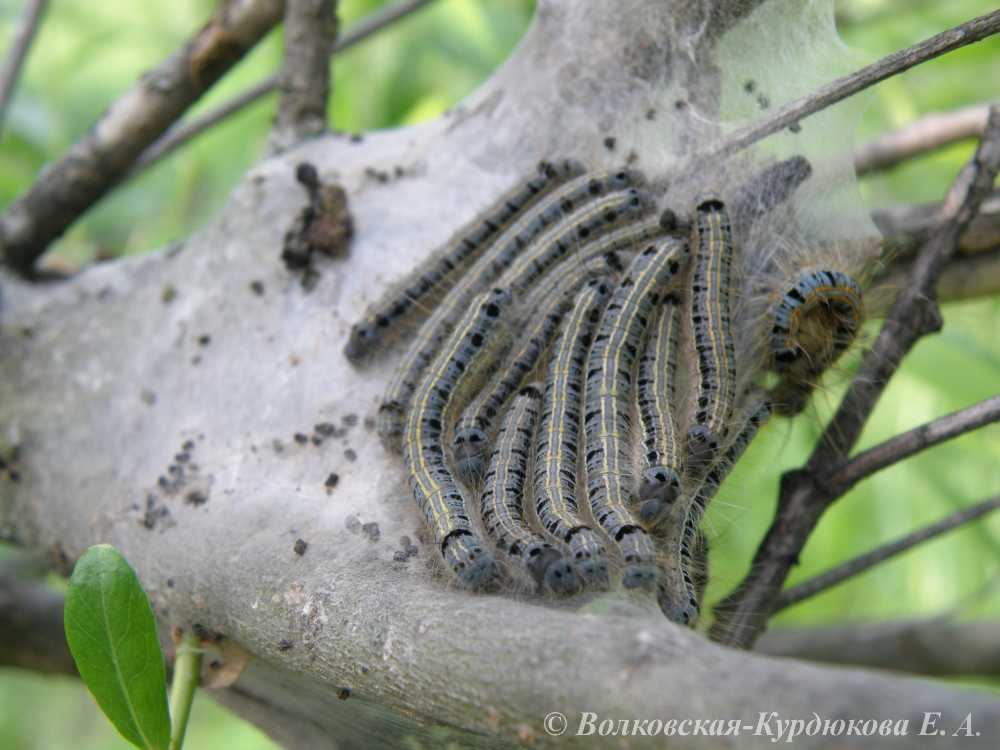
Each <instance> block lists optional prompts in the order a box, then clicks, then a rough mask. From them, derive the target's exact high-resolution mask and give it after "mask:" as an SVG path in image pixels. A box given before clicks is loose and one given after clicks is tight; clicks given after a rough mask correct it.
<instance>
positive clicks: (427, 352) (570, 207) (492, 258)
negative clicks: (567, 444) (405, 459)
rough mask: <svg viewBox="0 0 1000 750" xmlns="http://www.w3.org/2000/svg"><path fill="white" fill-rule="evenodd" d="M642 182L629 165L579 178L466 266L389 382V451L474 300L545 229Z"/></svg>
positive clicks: (383, 420)
mask: <svg viewBox="0 0 1000 750" xmlns="http://www.w3.org/2000/svg"><path fill="white" fill-rule="evenodd" d="M643 181H644V178H643V177H642V175H641V174H639V173H638V172H633V171H630V170H625V169H619V170H614V171H609V172H599V173H594V174H585V175H583V176H581V177H577V178H576V179H574V180H571V181H570V182H568V183H566V184H564V185H562V186H561V187H559V188H558V189H556V190H555V191H554V192H552V193H550V194H549V195H547V196H546V197H545V198H543V199H542V200H540V201H539V202H538V203H536V204H535V205H534V206H532V207H531V208H530V209H529V210H528V211H527V212H525V213H524V214H523V215H522V216H521V217H520V218H519V219H517V220H516V221H515V222H514V223H513V224H512V225H511V226H510V227H509V228H508V229H507V230H506V231H505V232H504V233H503V234H501V235H500V236H499V237H498V238H497V240H496V242H494V243H493V244H492V245H491V246H490V247H489V248H488V249H487V250H486V252H485V253H483V255H482V256H480V257H479V259H478V260H476V261H475V263H473V264H472V265H471V266H470V267H469V268H468V269H467V271H466V272H465V274H464V275H463V276H462V278H460V279H459V280H458V281H457V282H456V283H455V285H454V286H453V287H452V288H451V290H450V291H449V292H448V293H447V294H445V296H444V298H443V299H442V300H441V302H440V304H438V306H437V307H436V308H434V311H433V312H432V313H431V315H430V316H429V317H428V318H427V319H426V320H425V321H424V322H423V324H422V325H421V326H420V328H419V330H418V331H417V334H416V337H415V338H414V340H413V341H412V342H411V343H410V345H409V346H408V347H407V349H406V352H405V353H404V354H403V357H402V359H401V360H400V362H399V364H398V365H397V366H396V370H395V372H394V373H393V376H392V379H391V380H390V381H389V385H388V387H387V388H386V392H385V396H383V398H382V404H381V406H380V407H379V410H378V415H377V417H376V419H377V426H378V433H379V437H380V438H381V439H382V444H383V445H384V446H385V447H386V449H388V450H390V451H399V450H400V438H401V437H402V428H403V424H404V421H405V418H406V410H407V407H408V406H409V403H410V397H411V395H412V394H413V389H414V387H415V385H416V383H417V381H418V380H419V379H420V374H421V373H422V372H423V371H424V369H425V368H426V367H427V365H428V364H429V363H430V361H431V359H432V358H433V357H434V355H435V353H436V352H437V351H438V349H439V348H440V347H441V344H442V341H443V340H444V338H445V337H446V336H447V335H448V333H449V332H450V330H451V326H452V325H454V323H455V321H456V320H457V319H458V318H459V317H460V316H461V314H462V311H463V310H464V309H465V307H466V305H467V304H468V302H469V300H470V298H472V297H473V296H475V295H476V294H478V293H479V292H481V291H483V290H484V289H485V288H486V287H487V286H488V285H489V284H492V283H493V282H494V281H495V280H496V278H497V277H498V276H499V275H500V274H501V273H502V272H503V271H504V269H506V268H507V267H508V266H510V264H511V263H512V262H513V260H514V259H515V258H516V257H517V255H518V254H519V253H520V252H521V250H522V249H523V248H525V247H526V246H528V245H529V244H530V243H531V242H532V241H533V240H534V239H535V238H536V237H537V236H538V235H539V234H541V233H542V231H544V229H545V228H546V227H548V226H550V225H552V224H554V223H555V222H557V221H559V220H560V219H562V218H563V217H565V216H568V215H569V214H571V213H572V212H573V211H574V210H575V209H576V208H577V207H578V206H580V205H582V204H585V203H588V202H590V201H592V200H593V199H595V198H597V197H600V196H602V195H604V194H606V193H608V192H616V191H624V190H628V189H629V188H630V187H631V186H632V185H633V184H635V183H636V182H643ZM512 291H516V290H512Z"/></svg>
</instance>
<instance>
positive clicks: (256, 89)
mask: <svg viewBox="0 0 1000 750" xmlns="http://www.w3.org/2000/svg"><path fill="white" fill-rule="evenodd" d="M430 2H433V0H406V1H405V2H399V3H396V4H394V5H390V6H387V7H384V8H379V9H378V10H376V11H373V12H371V13H370V14H368V15H367V16H365V17H364V18H363V19H361V20H360V21H359V22H358V23H356V24H355V25H354V26H352V27H351V28H350V29H348V31H347V33H346V34H344V35H343V36H341V37H338V38H337V39H336V40H335V41H334V43H333V54H336V53H338V52H342V51H343V50H345V49H347V48H348V47H351V46H353V45H355V44H357V43H358V42H360V41H362V40H364V39H367V38H368V37H369V36H371V35H372V34H374V33H375V32H377V31H380V30H381V29H383V28H385V27H386V26H388V25H389V24H391V23H394V22H395V21H398V20H399V19H401V18H405V17H406V16H408V15H409V14H410V13H412V12H413V11H415V10H418V9H419V8H422V7H423V6H425V5H427V4H428V3H430ZM279 80H280V74H277V73H276V74H275V75H272V76H269V77H268V78H265V79H264V80H262V81H260V82H259V83H256V84H254V85H253V86H251V87H250V88H248V89H246V90H245V91H243V92H242V93H240V94H237V95H236V96H234V97H233V98H232V99H230V100H229V101H228V102H225V103H223V104H220V105H219V106H218V107H217V108H216V109H213V110H211V111H210V112H206V113H205V114H204V115H202V116H201V117H197V118H195V119H193V120H191V121H190V122H186V123H177V124H176V125H173V126H172V127H171V128H170V129H169V130H167V132H166V133H164V134H163V135H162V136H160V138H159V139H158V140H157V141H156V142H155V143H153V144H152V145H151V146H150V147H149V148H147V149H146V150H145V151H143V152H142V153H141V154H140V155H139V158H138V159H136V162H135V164H134V165H133V166H132V168H131V169H130V170H129V172H128V174H127V175H126V177H125V179H129V178H131V177H134V176H135V175H137V174H138V173H139V172H141V171H142V170H144V169H145V168H146V167H148V166H150V165H151V164H153V163H155V162H157V161H159V160H160V159H162V158H163V157H164V156H166V155H167V154H169V153H171V152H172V151H174V149H176V148H178V147H179V146H182V145H183V144H185V143H187V142H188V141H190V140H191V139H192V138H194V137H195V136H198V135H200V134H201V133H203V132H204V131H206V130H208V129H209V128H211V127H212V126H213V125H216V124H217V123H219V122H222V121H223V120H225V119H226V118H227V117H229V116H230V115H232V114H235V113H236V112H239V111H240V110H241V109H243V108H244V107H246V106H247V105H249V104H252V103H253V102H255V101H257V100H258V99H261V98H262V97H265V96H267V95H268V94H270V93H271V92H272V91H274V90H275V89H276V88H278V83H279Z"/></svg>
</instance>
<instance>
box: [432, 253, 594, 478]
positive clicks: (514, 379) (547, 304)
mask: <svg viewBox="0 0 1000 750" xmlns="http://www.w3.org/2000/svg"><path fill="white" fill-rule="evenodd" d="M584 269H586V266H584V267H582V268H580V270H584ZM582 281H583V279H582V278H580V279H577V278H575V277H573V276H570V277H568V278H566V279H565V280H564V281H563V284H562V285H561V286H560V287H559V288H557V289H555V290H552V292H551V293H550V294H549V295H548V296H547V298H545V299H544V300H540V303H541V304H542V305H543V307H542V308H540V309H536V310H535V312H534V315H533V316H532V318H531V319H530V320H529V323H528V328H527V329H526V330H525V331H524V333H522V335H521V336H520V337H519V338H518V340H517V341H516V342H515V344H514V346H513V347H512V349H511V351H510V352H509V353H508V355H507V358H506V360H505V361H504V363H503V364H502V365H501V366H500V369H499V370H498V371H497V373H496V375H495V376H494V377H493V379H492V380H491V381H490V382H489V383H488V384H487V385H486V387H485V388H484V389H483V390H482V391H481V392H480V393H479V395H478V396H476V398H475V399H473V400H472V402H471V403H470V404H469V406H467V407H466V409H465V411H464V412H463V414H462V417H461V418H460V419H459V420H458V421H457V422H456V423H455V430H454V437H453V438H452V445H451V447H452V452H453V454H454V457H455V468H456V473H457V474H458V476H459V479H461V480H462V481H463V482H465V484H467V485H469V486H470V487H475V486H477V485H478V484H479V483H480V482H481V481H482V480H483V478H484V476H485V474H486V462H485V460H484V457H485V455H486V453H487V450H488V446H489V433H490V430H491V428H492V425H493V422H494V420H495V419H496V417H497V415H499V414H501V413H502V412H503V408H504V406H505V405H506V403H507V401H508V400H509V398H510V396H511V394H513V393H514V392H515V391H516V390H517V389H518V388H519V387H520V386H521V383H522V382H523V381H524V379H525V378H526V377H527V375H528V373H530V372H531V371H532V370H533V369H534V367H535V364H536V363H537V362H538V359H539V357H540V356H541V355H542V353H543V352H544V351H545V350H546V349H547V348H548V346H549V344H550V343H551V342H552V338H553V337H554V336H555V335H556V332H557V331H558V330H559V324H560V323H561V322H562V318H563V315H565V314H566V312H567V311H568V310H569V309H570V308H571V307H572V305H573V292H575V291H576V289H577V288H578V287H579V285H580V283H582Z"/></svg>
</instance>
